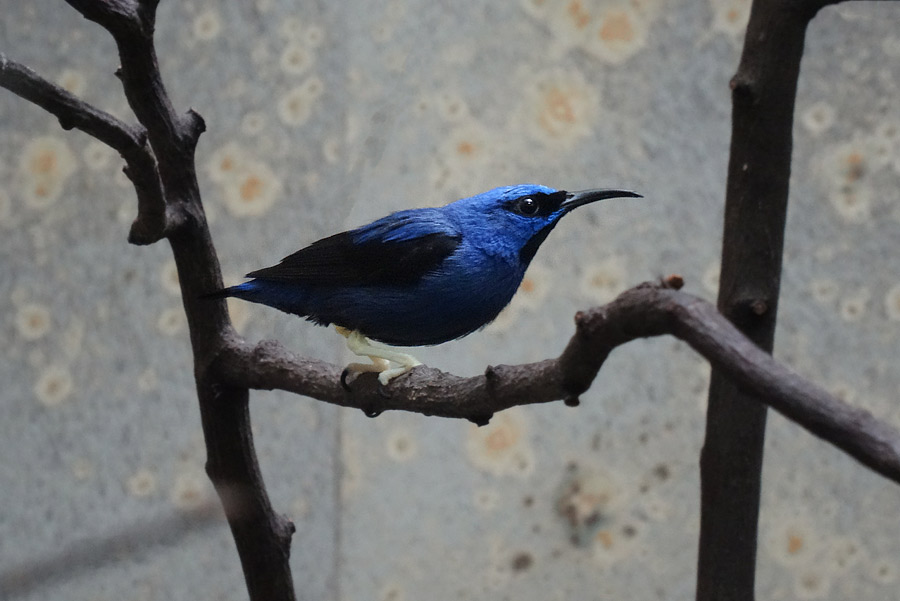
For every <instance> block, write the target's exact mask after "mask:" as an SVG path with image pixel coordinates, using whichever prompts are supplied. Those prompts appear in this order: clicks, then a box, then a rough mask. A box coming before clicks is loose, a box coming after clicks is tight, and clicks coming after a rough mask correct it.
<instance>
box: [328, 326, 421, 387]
mask: <svg viewBox="0 0 900 601" xmlns="http://www.w3.org/2000/svg"><path fill="white" fill-rule="evenodd" d="M334 329H335V330H337V333H338V334H340V335H341V336H343V337H344V338H346V339H347V348H349V349H350V350H351V351H352V352H353V353H354V354H356V355H359V356H360V357H368V358H369V359H371V360H372V363H371V364H368V363H351V364H350V365H348V366H347V369H348V370H350V371H355V372H370V371H371V372H378V381H379V382H381V384H382V385H383V386H387V385H388V383H389V382H390V381H391V380H393V379H394V378H396V377H397V376H402V375H403V374H405V373H406V372H408V371H409V370H411V369H412V368H414V367H416V366H418V365H422V363H421V362H420V361H419V360H418V359H416V358H415V357H413V356H412V355H408V354H406V353H401V352H400V351H395V350H393V349H389V348H385V347H383V346H375V345H374V344H373V343H372V341H370V340H369V339H368V338H366V337H365V336H363V334H362V332H359V331H357V330H348V329H347V328H344V327H341V326H334ZM388 362H393V363H396V364H397V367H393V368H392V367H390V363H388Z"/></svg>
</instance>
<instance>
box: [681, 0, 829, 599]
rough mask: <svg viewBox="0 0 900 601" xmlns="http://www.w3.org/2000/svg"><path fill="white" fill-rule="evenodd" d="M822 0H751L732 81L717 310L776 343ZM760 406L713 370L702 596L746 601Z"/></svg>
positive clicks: (762, 417)
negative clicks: (803, 78) (797, 108)
mask: <svg viewBox="0 0 900 601" xmlns="http://www.w3.org/2000/svg"><path fill="white" fill-rule="evenodd" d="M829 3H831V2H828V1H827V0H809V1H803V0H797V1H793V2H792V1H789V0H755V1H754V2H753V7H752V9H751V12H750V22H749V24H748V26H747V33H746V37H745V40H744V51H743V54H742V56H741V62H740V66H739V67H738V71H737V74H736V75H735V76H734V78H733V79H732V80H731V90H732V103H733V115H732V138H731V154H730V159H729V164H728V185H727V192H726V195H727V196H726V204H725V229H724V239H723V243H722V268H721V274H720V282H721V283H720V289H719V298H718V306H719V310H720V311H721V312H722V313H723V314H724V315H725V316H726V317H727V318H728V319H730V320H731V321H732V322H733V323H734V324H735V325H737V326H738V328H740V329H741V330H742V331H743V332H744V333H745V334H746V335H747V336H748V337H749V338H750V339H751V340H753V341H754V342H755V343H756V344H757V345H759V347H760V348H762V349H763V350H765V351H767V352H770V353H771V351H772V346H773V340H774V336H775V319H776V314H777V308H778V293H779V287H780V282H781V263H782V251H783V246H784V229H785V219H786V214H787V199H788V181H789V178H790V173H791V145H792V137H791V133H792V128H793V114H794V101H795V97H796V92H797V79H798V77H799V74H800V60H801V57H802V55H803V42H804V37H805V33H806V27H807V25H808V24H809V21H810V20H811V19H812V18H813V16H815V14H816V12H817V11H818V10H819V9H820V8H821V7H822V6H825V5H826V4H829ZM765 427H766V407H765V405H763V404H762V403H760V402H759V401H758V400H757V399H755V398H754V397H753V396H752V395H750V394H748V393H747V392H745V391H744V390H743V389H742V388H741V387H740V386H738V385H736V384H735V383H734V382H733V381H730V380H728V379H727V378H726V376H725V375H724V374H723V373H722V372H721V371H719V370H714V371H713V374H712V380H711V383H710V388H709V408H708V412H707V421H706V439H705V441H704V445H703V451H702V453H701V457H700V475H701V517H700V548H699V557H698V571H697V599H698V601H713V600H716V601H752V600H753V598H754V574H755V567H756V542H757V518H758V514H759V499H760V478H761V475H762V459H763V442H764V439H765Z"/></svg>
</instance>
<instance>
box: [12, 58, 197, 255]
mask: <svg viewBox="0 0 900 601" xmlns="http://www.w3.org/2000/svg"><path fill="white" fill-rule="evenodd" d="M0 87H4V88H6V89H8V90H9V91H11V92H12V93H13V94H17V95H18V96H21V97H22V98H24V99H25V100H28V101H30V102H32V103H34V104H36V105H38V106H39V107H41V108H43V109H44V110H46V111H47V112H48V113H50V114H52V115H54V116H55V117H56V118H57V119H58V120H59V124H60V126H61V127H62V128H63V129H66V130H69V129H73V128H75V129H79V130H81V131H83V132H84V133H86V134H88V135H89V136H92V137H94V138H96V139H97V140H99V141H101V142H103V143H104V144H106V145H107V146H109V147H110V148H112V149H113V150H116V151H118V153H119V154H120V155H122V158H123V159H125V174H126V175H127V176H128V178H129V179H130V180H131V182H132V183H133V184H134V189H135V192H136V193H137V199H138V215H137V218H136V219H135V221H134V223H133V224H132V226H131V231H130V233H129V236H128V240H129V241H130V242H131V243H132V244H152V243H153V242H157V241H158V240H160V239H161V238H162V237H164V236H166V235H168V234H169V233H171V232H172V231H174V230H175V229H177V227H178V226H179V224H180V223H181V222H182V221H183V218H182V215H181V214H180V213H179V212H178V211H176V210H168V211H167V210H166V203H165V200H164V198H163V190H162V183H161V182H160V179H159V172H158V171H157V168H156V158H155V157H154V156H153V151H152V150H150V146H149V145H148V144H147V132H146V130H145V129H144V128H143V127H133V126H131V125H128V124H127V123H125V122H124V121H120V120H119V119H117V118H115V117H114V116H112V115H110V114H109V113H107V112H104V111H101V110H100V109H98V108H96V107H94V106H93V105H91V104H88V103H87V102H85V101H83V100H81V99H80V98H78V97H76V96H75V95H74V94H71V93H70V92H69V91H68V90H65V89H64V88H61V87H60V86H58V85H56V84H55V83H52V82H50V81H47V80H46V79H44V78H43V77H41V76H40V75H38V74H37V73H35V72H34V71H32V70H31V69H29V68H28V67H26V66H24V65H21V64H19V63H17V62H15V61H12V60H10V59H9V58H7V57H6V56H5V55H4V54H2V53H0Z"/></svg>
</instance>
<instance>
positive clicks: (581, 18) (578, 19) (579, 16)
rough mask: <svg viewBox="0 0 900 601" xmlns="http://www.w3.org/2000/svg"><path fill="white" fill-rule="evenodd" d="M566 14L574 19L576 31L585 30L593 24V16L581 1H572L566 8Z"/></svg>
mask: <svg viewBox="0 0 900 601" xmlns="http://www.w3.org/2000/svg"><path fill="white" fill-rule="evenodd" d="M566 12H568V13H569V16H570V17H572V22H573V23H574V25H575V29H584V28H585V27H587V26H588V23H590V22H591V15H590V13H588V12H587V10H585V8H584V4H582V3H581V2H580V1H579V0H572V1H571V2H570V3H569V6H568V7H567V8H566Z"/></svg>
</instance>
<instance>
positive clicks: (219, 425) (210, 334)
mask: <svg viewBox="0 0 900 601" xmlns="http://www.w3.org/2000/svg"><path fill="white" fill-rule="evenodd" d="M67 2H68V3H69V4H70V5H71V6H73V7H74V8H75V9H76V10H78V11H79V12H80V13H81V14H82V15H83V16H84V17H85V18H88V19H90V20H92V21H95V22H97V23H98V24H100V25H101V26H103V27H104V28H105V29H107V31H108V32H109V33H110V34H111V35H112V36H113V38H114V39H115V41H116V45H117V47H118V52H119V60H120V62H121V68H120V69H119V70H118V72H117V75H118V76H119V77H120V79H121V80H122V85H123V88H124V91H125V96H126V98H127V99H128V103H129V105H130V106H131V109H132V110H133V111H134V113H135V115H136V116H137V118H138V121H140V123H141V124H142V125H143V126H144V127H145V128H146V132H147V140H148V141H149V144H150V147H151V148H152V154H150V153H149V152H145V153H144V154H143V156H144V157H146V156H150V157H151V159H152V157H153V156H155V157H156V159H158V162H157V163H156V165H155V171H154V174H158V178H156V182H157V186H156V187H157V189H159V190H160V192H159V194H158V196H157V197H156V198H154V199H153V202H152V203H151V206H150V207H149V208H148V209H147V211H148V212H151V211H153V210H156V211H157V212H162V213H163V214H164V215H166V219H165V221H164V222H165V225H166V227H164V228H159V227H157V226H158V225H159V223H158V221H159V220H157V222H156V223H152V224H151V223H148V222H147V221H142V219H141V218H142V217H143V216H144V215H145V214H146V213H145V212H141V213H140V214H139V219H138V221H137V222H136V223H135V226H134V227H133V228H132V235H131V237H130V239H131V240H132V241H134V242H150V241H153V240H155V239H159V238H160V237H161V236H163V235H165V237H167V238H168V240H169V243H170V245H171V247H172V251H173V255H174V258H175V264H176V266H177V268H178V276H179V282H180V286H181V294H182V302H183V303H184V309H185V314H186V316H187V320H188V327H189V330H190V336H191V345H192V349H193V353H194V364H195V379H196V383H197V394H198V399H199V403H200V413H201V421H202V424H203V433H204V439H205V442H206V450H207V465H206V470H207V473H208V474H209V477H210V479H211V480H212V482H213V484H214V485H215V487H216V491H217V492H218V494H219V497H220V499H221V501H222V504H223V506H224V509H225V515H226V518H227V519H228V523H229V526H230V527H231V531H232V534H233V536H234V539H235V544H236V545H237V549H238V555H239V556H240V559H241V565H242V567H243V570H244V578H245V580H246V582H247V588H248V591H249V593H250V598H251V599H252V600H254V601H263V600H265V601H292V600H293V599H294V598H295V597H294V590H293V581H292V577H291V572H290V565H289V562H288V558H289V555H290V541H291V535H292V533H293V531H294V526H293V524H292V523H291V522H290V521H289V520H288V519H287V518H285V517H284V516H281V515H278V514H276V513H275V512H274V511H273V509H272V506H271V503H270V501H269V498H268V495H267V493H266V489H265V485H264V484H263V481H262V475H261V473H260V470H259V464H258V462H257V458H256V452H255V450H254V447H253V438H252V433H251V429H250V414H249V408H248V391H247V389H246V388H235V387H232V386H227V385H224V384H223V383H222V382H221V381H219V380H217V379H216V378H215V377H211V376H210V374H209V372H208V371H207V370H206V369H205V366H206V365H207V364H208V363H209V362H210V361H211V360H212V358H213V357H214V356H215V354H216V353H217V351H218V349H219V348H221V347H222V346H224V345H225V344H226V341H227V340H229V339H230V338H231V337H233V335H234V333H233V330H232V328H231V323H230V320H229V318H228V314H227V311H226V309H225V306H224V304H214V303H208V302H204V301H201V300H200V298H199V297H200V293H201V292H202V291H205V290H214V289H216V288H220V287H221V284H222V276H221V271H220V269H219V262H218V258H217V256H216V252H215V249H214V247H213V244H212V240H211V238H210V234H209V228H208V227H207V224H206V217H205V214H204V211H203V206H202V204H201V202H200V191H199V186H198V184H197V175H196V166H195V162H194V150H195V148H196V143H197V139H198V138H199V136H200V134H201V133H202V132H203V129H204V124H203V119H202V118H201V117H200V116H199V115H198V114H197V113H195V112H194V111H188V112H187V113H186V114H185V115H177V114H176V113H175V111H174V109H173V107H172V104H171V102H170V100H169V97H168V94H167V92H166V90H165V87H164V86H163V83H162V77H161V75H160V72H159V66H158V64H157V60H156V50H155V47H154V43H153V28H154V24H155V9H156V4H157V2H156V0H105V1H103V2H99V1H96V0H67ZM26 79H27V80H28V81H30V82H31V83H32V84H34V85H35V86H36V87H37V88H38V89H39V90H42V91H43V94H39V95H38V97H39V99H43V100H42V102H45V104H42V105H41V106H44V107H45V108H48V107H49V108H48V110H50V109H51V108H60V109H62V110H63V115H62V119H63V125H65V124H66V122H67V121H68V122H82V123H84V122H89V123H94V121H95V120H94V119H93V117H92V116H96V114H97V112H95V111H92V110H89V109H88V108H86V107H87V105H84V103H80V104H78V103H75V104H73V103H71V102H65V101H67V100H70V99H69V97H67V96H66V95H65V94H64V93H62V92H61V91H60V90H58V89H54V88H52V87H48V86H46V85H43V84H40V81H41V80H39V79H36V78H34V77H30V78H26ZM51 85H52V84H51ZM51 112H52V111H51ZM72 115H74V117H73V116H72ZM107 122H108V123H114V122H113V121H109V120H107ZM120 129H122V131H126V130H125V129H124V128H120ZM88 133H91V134H92V135H93V133H94V132H92V131H88ZM117 141H118V140H117ZM127 142H128V143H129V144H130V141H127ZM140 142H141V146H144V143H143V140H140ZM126 160H128V157H126ZM146 167H147V163H146V162H145V163H143V164H142V165H139V166H136V167H134V168H133V166H132V164H131V163H129V169H128V171H127V173H128V174H129V176H130V177H131V178H132V181H133V182H135V186H136V188H140V187H141V186H143V185H145V184H147V183H149V182H150V179H149V172H148V171H147V170H146ZM143 208H145V207H143V206H142V209H143ZM172 214H174V215H177V216H178V220H177V222H174V223H175V224H176V225H177V227H169V226H171V225H172V223H173V222H172V221H170V220H169V219H168V216H169V215H172ZM145 225H146V226H147V227H143V226H145Z"/></svg>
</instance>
